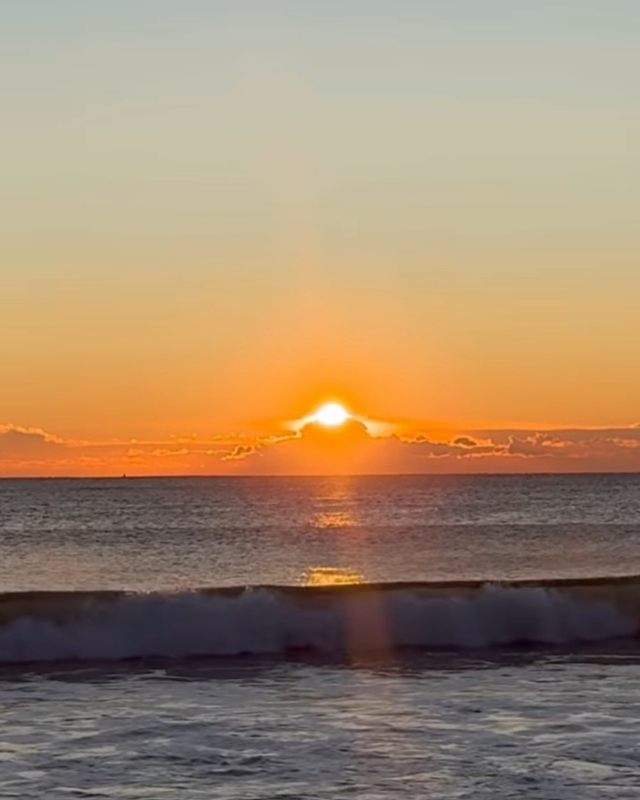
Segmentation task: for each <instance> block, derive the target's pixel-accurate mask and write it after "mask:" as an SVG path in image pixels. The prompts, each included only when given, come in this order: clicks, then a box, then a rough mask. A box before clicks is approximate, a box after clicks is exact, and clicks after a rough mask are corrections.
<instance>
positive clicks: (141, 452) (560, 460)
mask: <svg viewBox="0 0 640 800" xmlns="http://www.w3.org/2000/svg"><path fill="white" fill-rule="evenodd" d="M372 430H373V431H376V432H377V431H378V429H377V428H376V427H375V426H372ZM609 470H611V471H637V470H640V427H638V426H637V425H633V426H630V427H628V428H620V427H611V428H597V429H596V428H565V429H554V430H551V429H548V430H541V429H537V430H534V429H530V430H527V429H504V430H489V429H487V430H455V429H453V428H452V426H449V427H448V429H447V430H445V429H442V428H440V429H434V430H432V431H425V432H424V433H422V434H418V435H413V436H406V435H405V436H399V435H396V434H391V435H374V434H373V433H372V432H371V430H369V429H368V428H367V426H366V425H365V424H364V423H363V422H361V421H359V420H350V421H349V422H348V423H346V424H345V425H342V426H339V427H336V428H326V427H323V426H322V425H318V424H317V423H309V424H308V425H306V426H305V427H304V428H303V429H302V430H301V431H299V432H297V433H293V432H292V433H288V434H287V435H277V436H276V435H272V436H263V437H259V436H250V435H248V434H242V433H235V434H230V435H228V436H224V435H215V436H210V437H205V438H199V437H197V436H195V435H190V436H178V435H176V436H172V437H169V439H168V440H167V441H151V442H144V441H135V440H129V441H127V442H117V441H116V442H113V441H112V442H108V441H107V442H104V441H103V442H81V441H77V440H68V439H64V438H63V437H61V436H57V435H55V434H52V433H48V432H47V431H45V430H44V429H42V428H36V427H24V426H19V425H13V424H0V475H92V474H93V475H121V474H122V473H123V472H126V473H127V474H132V475H133V474H139V475H149V474H167V475H177V474H180V475H182V474H229V473H234V474H298V473H300V474H330V473H381V472H382V473H385V472H387V473H412V472H415V473H423V472H424V473H432V472H433V473H439V472H440V473H441V472H461V473H470V472H471V473H473V472H531V471H536V472H545V471H546V472H551V471H609Z"/></svg>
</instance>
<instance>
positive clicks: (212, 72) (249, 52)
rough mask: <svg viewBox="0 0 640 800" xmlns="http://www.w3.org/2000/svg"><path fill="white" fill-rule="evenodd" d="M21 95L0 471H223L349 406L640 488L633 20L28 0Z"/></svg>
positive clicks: (17, 73)
mask: <svg viewBox="0 0 640 800" xmlns="http://www.w3.org/2000/svg"><path fill="white" fill-rule="evenodd" d="M0 92H1V93H2V98H3V103H2V108H1V110H0V116H1V119H0V174H1V175H2V181H1V182H0V215H1V219H2V223H1V224H0V259H1V261H0V278H1V281H0V330H1V335H0V474H36V473H37V474H44V473H49V472H51V473H52V474H53V473H56V474H58V473H65V474H66V473H74V474H76V473H79V472H82V471H84V470H88V471H91V470H94V471H96V472H108V473H113V472H115V473H118V472H122V471H124V469H122V468H121V466H122V463H125V466H127V462H126V461H125V462H123V459H126V458H127V453H128V452H129V450H130V449H131V448H130V447H127V448H125V444H124V443H130V442H131V440H132V439H137V440H139V441H141V442H146V443H150V444H149V445H148V446H149V447H150V448H153V449H152V450H147V451H146V452H148V453H150V452H152V451H153V452H158V453H162V452H164V453H170V452H173V453H177V452H179V451H180V450H182V449H185V448H184V447H182V446H181V447H180V448H177V449H176V448H174V449H173V450H172V449H171V448H172V445H171V443H172V442H175V441H177V440H185V437H191V438H190V439H188V440H189V441H194V436H195V439H196V440H198V441H202V442H206V443H207V444H203V445H202V447H203V448H205V450H206V449H207V448H208V449H209V450H211V447H210V443H211V442H212V441H218V439H216V438H215V437H219V436H226V437H227V439H225V441H226V442H227V445H225V446H227V447H228V449H227V450H226V451H224V453H223V455H222V456H220V458H218V455H216V454H215V453H217V452H218V451H217V450H215V448H214V450H215V453H214V450H211V452H212V453H214V454H213V455H212V456H211V458H210V461H209V462H206V463H205V462H204V461H202V460H197V461H193V460H188V459H183V461H182V462H178V461H176V460H175V459H174V460H173V461H172V462H171V463H169V462H170V461H171V459H169V458H167V459H166V463H165V462H163V464H162V466H160V465H159V462H160V461H161V460H162V457H161V456H160V455H158V456H155V461H153V463H151V462H149V461H148V460H147V461H145V462H144V464H141V465H140V466H139V469H140V471H145V470H146V471H163V472H164V471H172V470H173V471H175V470H178V471H192V470H195V471H206V472H208V471H214V472H215V471H224V470H225V469H226V468H227V466H228V464H229V461H228V460H225V461H222V460H221V459H222V458H223V457H224V458H227V457H229V458H231V457H232V456H233V453H234V452H235V450H234V448H236V447H244V446H246V447H248V448H255V447H256V446H258V447H262V444H261V442H264V441H271V439H267V440H263V439H256V438H255V437H260V436H262V437H277V436H278V435H280V434H281V433H282V429H283V423H284V422H285V421H287V420H291V419H293V418H297V417H300V416H303V415H305V414H307V413H308V412H309V411H310V410H311V409H312V408H313V407H314V406H316V405H317V403H318V402H320V401H321V400H322V399H323V398H325V397H338V398H340V399H342V400H343V401H344V402H346V403H347V404H348V405H349V406H350V407H351V408H352V409H353V410H354V411H355V412H357V413H358V414H360V415H363V416H364V417H367V418H372V419H376V420H385V421H390V422H396V423H397V425H398V427H397V429H396V432H397V433H398V434H399V435H402V436H407V437H409V438H410V439H411V441H412V442H414V443H415V439H416V437H418V435H420V434H422V436H423V437H424V439H425V440H426V441H428V442H431V443H433V442H435V443H436V445H437V444H438V443H440V444H443V443H444V444H447V446H453V447H461V446H456V445H452V442H453V441H454V440H455V438H456V437H458V438H459V437H460V436H467V437H470V438H471V439H472V440H473V442H475V446H483V445H482V444H481V442H486V441H490V442H491V443H492V444H491V446H492V447H495V448H501V447H502V448H503V449H502V450H499V451H495V452H494V451H491V452H490V453H486V452H482V453H478V454H477V456H478V457H477V459H476V461H475V462H474V467H473V469H474V470H483V469H491V470H495V469H497V468H500V465H498V466H496V464H494V463H493V460H495V459H496V458H499V459H502V461H506V458H505V457H506V455H511V456H513V458H514V459H517V463H515V462H514V465H513V468H514V469H515V468H517V469H518V470H519V471H521V470H523V469H530V468H536V469H547V468H551V467H550V466H549V464H550V463H551V462H553V465H552V466H553V468H554V469H555V468H560V467H559V466H557V465H558V464H559V462H560V461H561V460H562V459H560V458H559V457H558V454H555V455H554V458H549V457H548V456H547V454H546V453H544V452H543V453H537V452H533V453H529V455H528V456H525V454H524V453H522V452H521V450H522V447H520V446H519V445H518V444H515V445H514V452H513V453H508V448H509V447H510V446H511V444H510V443H511V442H515V443H517V442H520V441H522V442H528V443H529V444H528V445H526V447H529V445H530V448H529V449H531V448H533V450H534V451H535V448H536V447H538V448H539V447H543V448H544V447H550V446H552V445H548V444H544V441H543V440H541V439H540V438H538V439H536V437H541V436H546V435H547V432H548V431H551V430H554V429H559V428H561V429H562V430H563V431H565V432H568V433H566V436H565V438H561V439H558V441H561V442H563V443H564V444H563V445H562V447H564V446H565V445H566V443H567V442H569V444H570V445H571V447H573V446H574V445H575V441H574V440H575V438H576V436H578V438H579V437H580V436H581V435H582V436H583V438H582V439H580V442H583V441H587V440H588V441H592V440H593V439H594V435H593V434H592V433H589V431H591V429H593V428H603V429H607V430H608V431H610V433H608V434H607V435H606V436H596V437H595V438H596V439H597V440H598V441H603V440H607V441H616V442H620V441H624V442H626V441H629V442H631V443H632V444H631V445H627V444H623V445H620V447H621V448H624V449H623V450H622V451H621V453H622V455H621V454H620V453H618V452H617V451H616V452H614V453H610V452H609V451H607V453H606V458H605V456H604V455H603V454H602V452H600V451H598V453H596V454H595V455H594V453H595V451H593V450H589V451H588V455H587V456H585V455H584V452H586V451H584V452H583V451H581V452H582V455H575V454H574V455H572V456H571V457H570V458H569V456H567V458H568V459H569V460H567V461H566V468H567V469H569V468H574V467H575V466H576V463H577V459H579V458H582V459H583V461H581V462H580V464H581V465H583V466H584V465H586V466H585V468H587V467H588V468H594V469H595V468H611V469H618V468H619V469H630V468H634V469H640V447H636V444H633V443H634V442H636V443H637V440H638V437H637V436H636V433H637V431H638V429H637V428H634V427H633V426H634V425H636V424H637V423H638V422H639V421H640V259H639V256H640V225H638V216H639V214H638V212H639V209H640V6H639V5H638V3H637V1H636V0H633V1H632V0H608V1H607V2H605V1H604V0H597V1H594V0H591V1H590V0H584V1H583V2H580V3H578V2H563V0H559V1H556V2H553V3H552V2H544V1H541V2H537V3H533V2H531V3H525V2H513V1H512V2H507V0H501V1H500V2H499V1H498V0H493V1H490V0H487V1H484V0H482V1H481V0H450V2H447V3H443V2H428V0H421V2H417V1H416V2H408V0H395V2H375V0H367V2H364V0H362V1H361V0H352V1H351V2H350V1H349V0H341V2H337V0H323V2H315V1H314V0H310V1H309V2H299V1H298V2H294V1H293V0H291V1H290V2H284V1H282V0H281V1H279V2H278V1H276V0H254V1H253V2H248V1H246V0H232V1H231V0H229V1H228V2H217V1H216V0H180V1H179V2H178V0H136V2H130V0H109V2H98V0H56V2H55V3H54V2H51V1H50V0H38V1H37V0H20V2H13V3H3V4H2V6H1V7H0ZM621 430H629V431H631V434H630V438H629V439H625V438H624V436H623V437H622V439H621V438H620V431H621ZM496 431H498V432H499V431H508V433H503V434H500V433H495V434H494V433H492V432H496ZM585 431H586V433H584V432H585ZM611 431H613V432H614V433H611ZM634 431H635V432H634ZM580 432H583V433H580ZM583 434H584V435H583ZM491 436H494V438H491ZM47 437H49V438H47ZM244 437H247V438H246V442H248V444H247V443H244V444H243V442H245V438H244ZM252 437H253V438H252ZM474 437H475V438H474ZM487 437H488V438H487ZM501 437H502V438H501ZM505 437H506V438H505ZM509 437H511V438H509ZM567 437H568V438H567ZM585 437H586V439H585ZM556 438H557V437H556ZM25 439H29V440H30V441H33V443H34V444H33V446H35V447H36V450H37V455H34V456H33V457H32V458H31V457H27V456H25V455H24V452H25V451H24V447H25ZM394 441H395V440H394ZM145 446H146V445H145ZM484 446H489V445H484ZM553 446H554V447H556V448H557V447H559V445H553ZM580 446H581V447H582V445H580ZM29 447H31V445H29ZM29 447H27V450H29ZM56 447H63V448H72V449H73V452H74V454H75V455H74V458H76V456H77V458H76V460H75V461H74V460H73V458H71V459H70V457H67V456H68V454H67V456H65V458H62V459H61V458H58V456H55V457H54V455H52V454H51V451H52V449H53V450H55V448H56ZM110 447H115V448H120V450H117V449H116V450H115V451H114V453H115V455H112V456H109V458H110V459H111V460H108V461H104V459H103V461H102V462H101V463H100V464H98V462H95V463H94V465H93V466H92V467H91V466H90V464H91V463H92V462H90V461H85V462H80V461H78V458H79V457H80V456H79V454H80V453H82V457H83V458H85V459H91V458H97V456H95V454H94V453H93V450H91V448H93V449H94V450H95V448H103V450H102V451H101V452H104V451H105V448H106V449H108V448H110ZM425 447H426V446H425ZM526 447H525V448H524V449H526ZM38 448H40V449H38ZM82 448H85V449H84V450H83V449H82ZM505 448H507V450H505ZM187 449H188V448H187ZM285 449H286V448H284V447H283V448H281V450H282V451H284V450H285ZM423 449H424V447H423ZM463 449H464V448H463ZM470 449H472V448H470V447H466V449H465V452H464V453H463V454H462V455H464V459H463V458H462V455H461V454H460V453H459V452H456V451H455V450H454V451H452V452H450V453H444V454H443V453H440V454H438V455H434V456H433V458H434V460H437V461H438V465H439V466H438V468H439V469H445V468H446V469H449V468H452V469H457V468H458V467H460V468H461V469H463V468H464V469H465V470H466V469H467V467H466V466H460V465H461V464H463V462H464V465H466V464H469V463H471V461H470V459H471V457H472V456H471V454H469V455H468V456H467V453H466V450H470ZM41 450H43V452H44V453H45V454H43V453H41V452H40V451H41ZM134 450H135V448H134ZM636 451H637V452H636ZM29 452H30V453H31V452H32V451H31V450H29ZM34 452H35V451H34ZM203 452H204V451H203ZM221 452H222V451H221ZM252 452H253V451H250V450H247V451H238V454H239V455H241V456H242V458H241V459H239V460H241V461H242V462H243V463H244V462H245V461H250V455H251V453H252ZM403 452H404V451H403ZM568 452H569V451H568V450H565V451H563V453H564V454H566V453H568ZM571 452H573V451H571ZM47 453H48V455H47ZM629 453H631V456H629ZM183 456H184V454H183ZM449 456H451V458H450V459H449ZM138 457H139V458H142V456H138ZM180 457H182V456H180ZM199 457H200V456H198V458H199ZM56 458H57V461H56ZM134 458H136V456H135V454H134V455H132V456H129V459H130V461H132V460H133V459H134ZM385 458H386V459H387V460H386V461H385ZM403 458H404V456H403ZM585 458H588V459H591V460H590V461H588V463H587V461H585V460H584V459H585ZM629 458H631V460H629ZM394 459H395V456H393V457H392V456H391V455H389V454H388V453H386V455H384V457H381V459H380V463H381V466H380V469H384V468H385V464H386V465H387V466H389V465H390V466H389V468H393V469H397V470H398V471H406V470H408V469H409V468H410V467H409V466H407V464H409V463H410V462H406V463H405V461H403V460H402V459H400V460H399V461H397V460H394ZM465 459H466V460H465ZM492 459H493V460H492ZM528 459H529V460H528ZM571 459H573V460H571ZM603 459H605V460H604V461H603ZM311 460H312V459H311V457H309V458H308V459H307V461H306V462H305V463H306V464H307V466H308V465H309V463H310V462H311ZM321 461H322V459H320V460H319V461H318V463H319V464H320V462H321ZM365 461H366V459H365ZM449 461H451V463H449ZM502 461H501V462H500V463H502ZM538 461H540V463H539V464H538ZM214 462H215V463H214ZM489 462H490V463H489ZM525 462H526V463H525ZM212 463H213V464H214V465H213V466H212ZM265 463H266V462H265ZM287 463H289V462H287V461H286V459H284V460H280V461H279V462H278V465H277V469H276V467H274V469H276V471H278V470H280V471H286V470H287V468H288V467H287ZM290 463H293V461H291V462H290ZM411 463H413V462H411ZM176 464H178V466H176ZM430 464H431V462H430ZM563 464H564V461H563ZM83 465H84V466H83ZM442 465H445V466H442ZM318 468H319V469H320V467H318ZM359 468H361V467H359ZM510 468H511V467H510ZM562 468H565V467H562ZM261 469H262V470H263V471H264V470H266V471H269V469H270V467H268V466H266V467H265V466H263V467H261ZM296 469H297V467H296ZM429 469H431V466H430V465H429ZM421 470H422V467H420V468H419V469H418V471H421ZM427 471H428V470H427Z"/></svg>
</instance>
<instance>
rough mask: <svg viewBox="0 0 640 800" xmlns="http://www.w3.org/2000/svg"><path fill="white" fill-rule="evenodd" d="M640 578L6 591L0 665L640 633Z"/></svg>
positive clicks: (474, 644) (479, 644)
mask: <svg viewBox="0 0 640 800" xmlns="http://www.w3.org/2000/svg"><path fill="white" fill-rule="evenodd" d="M637 596H638V583H637V582H635V581H634V582H633V583H629V584H625V583H624V582H623V583H622V584H621V583H620V582H612V583H610V584H604V585H603V584H602V583H601V582H595V583H591V584H589V583H576V584H570V585H566V586H565V585H560V586H556V585H538V586H531V585H484V586H481V585H471V584H468V585H463V584H458V585H453V584H451V585H447V584H442V585H437V586H436V585H432V584H422V585H421V584H393V585H384V584H382V585H373V584H371V585H366V584H365V585H364V586H350V587H334V588H332V589H326V588H324V589H316V588H302V587H298V588H294V587H256V588H247V589H227V590H225V589H220V590H214V589H211V590H197V591H191V592H182V593H174V594H160V593H158V594H127V593H123V592H95V593H92V592H51V593H49V592H36V593H13V594H5V595H0V662H2V663H5V664H10V663H26V662H46V661H70V660H121V659H132V658H155V657H161V658H167V657H168V658H185V657H192V656H240V655H272V656H274V655H276V656H277V655H286V654H287V653H291V652H294V651H301V650H306V651H312V652H318V653H347V654H348V653H352V652H353V653H365V652H376V651H386V650H390V649H391V650H393V649H399V648H409V647H411V648H474V649H476V648H490V647H493V646H504V645H515V644H541V645H543V644H544V645H549V644H560V645H568V644H571V643H580V642H597V641H602V640H606V639H613V638H620V637H629V636H634V635H635V634H636V632H637V629H638V621H637V620H638V617H639V616H640V615H638V614H637V613H636V609H635V605H636V602H635V600H634V602H630V598H631V597H633V598H636V597H637Z"/></svg>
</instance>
